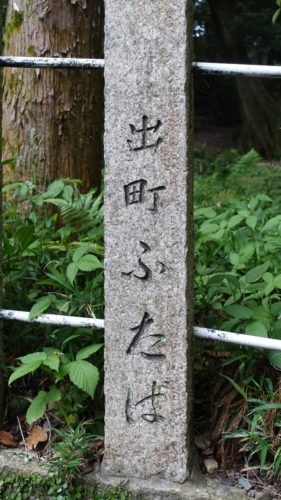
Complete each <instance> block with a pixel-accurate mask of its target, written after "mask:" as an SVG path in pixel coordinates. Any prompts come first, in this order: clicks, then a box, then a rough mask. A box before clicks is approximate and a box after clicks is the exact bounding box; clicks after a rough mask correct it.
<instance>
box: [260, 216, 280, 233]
mask: <svg viewBox="0 0 281 500" xmlns="http://www.w3.org/2000/svg"><path fill="white" fill-rule="evenodd" d="M280 222H281V215H276V216H275V217H272V218H271V219H269V220H268V221H267V223H266V224H265V225H264V227H263V229H262V231H263V232H265V231H269V230H271V229H274V228H275V227H277V226H278V225H279V224H280Z"/></svg>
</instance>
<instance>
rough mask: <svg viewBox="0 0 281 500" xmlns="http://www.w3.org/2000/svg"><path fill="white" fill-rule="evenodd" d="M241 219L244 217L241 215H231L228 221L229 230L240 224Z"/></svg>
mask: <svg viewBox="0 0 281 500" xmlns="http://www.w3.org/2000/svg"><path fill="white" fill-rule="evenodd" d="M243 219H244V217H243V216H242V215H233V216H232V217H231V218H230V219H229V221H228V227H229V229H231V228H233V227H235V226H238V224H240V222H242V220H243Z"/></svg>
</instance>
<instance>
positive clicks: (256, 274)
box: [245, 262, 270, 283]
mask: <svg viewBox="0 0 281 500" xmlns="http://www.w3.org/2000/svg"><path fill="white" fill-rule="evenodd" d="M269 266H270V262H265V263H264V264H262V265H260V266H256V267H254V268H253V269H251V270H250V271H249V272H248V273H247V274H246V275H245V281H246V283H253V282H254V281H257V280H259V279H260V278H261V277H262V276H263V274H264V273H265V272H266V271H267V269H268V268H269Z"/></svg>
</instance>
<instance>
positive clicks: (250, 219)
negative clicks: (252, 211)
mask: <svg viewBox="0 0 281 500" xmlns="http://www.w3.org/2000/svg"><path fill="white" fill-rule="evenodd" d="M257 222H258V219H257V217H255V216H254V215H250V216H249V217H247V219H246V224H247V226H249V227H250V228H251V229H255V227H256V225H257Z"/></svg>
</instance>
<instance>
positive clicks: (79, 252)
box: [72, 243, 91, 262]
mask: <svg viewBox="0 0 281 500" xmlns="http://www.w3.org/2000/svg"><path fill="white" fill-rule="evenodd" d="M90 246H91V243H81V244H80V245H79V247H78V248H76V250H75V252H74V254H73V256H72V260H73V262H76V261H77V260H79V259H80V258H81V257H83V255H85V254H86V253H87V252H88V251H89V247H90Z"/></svg>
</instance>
